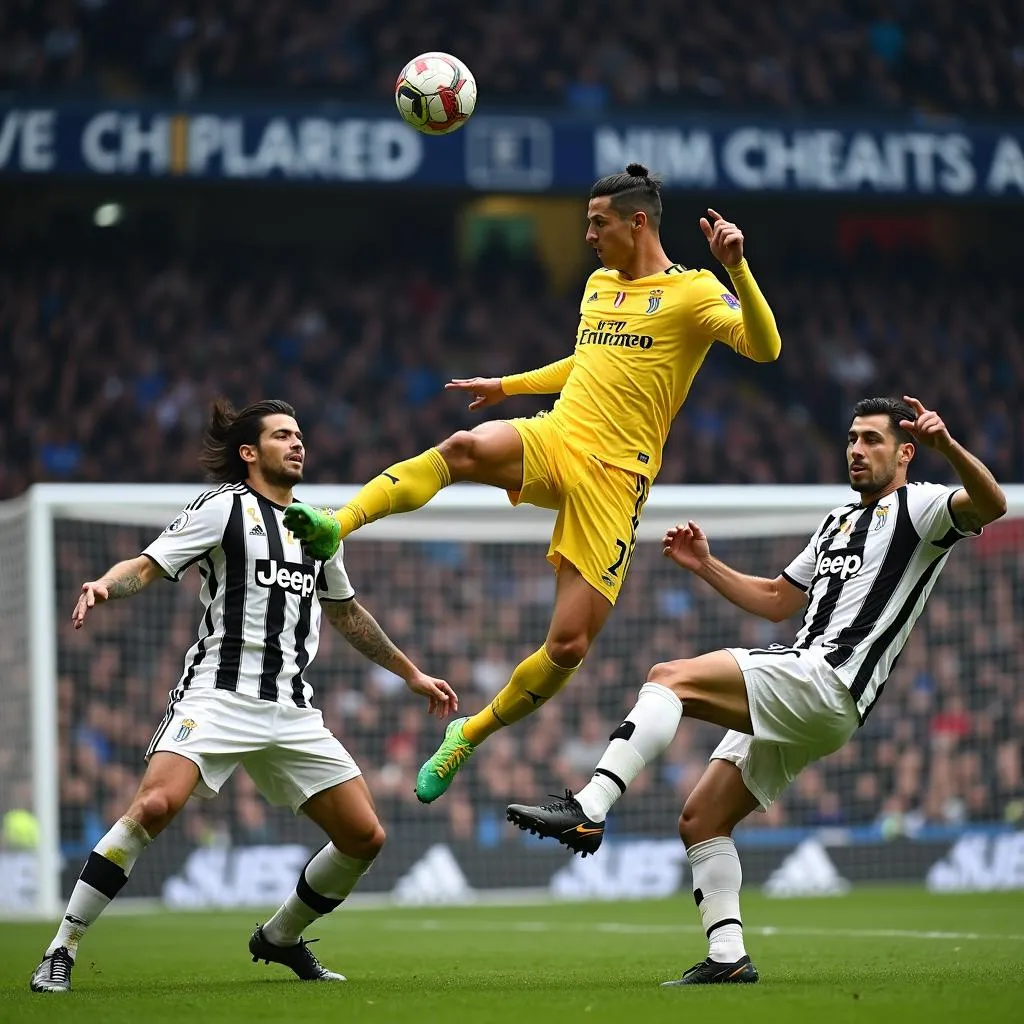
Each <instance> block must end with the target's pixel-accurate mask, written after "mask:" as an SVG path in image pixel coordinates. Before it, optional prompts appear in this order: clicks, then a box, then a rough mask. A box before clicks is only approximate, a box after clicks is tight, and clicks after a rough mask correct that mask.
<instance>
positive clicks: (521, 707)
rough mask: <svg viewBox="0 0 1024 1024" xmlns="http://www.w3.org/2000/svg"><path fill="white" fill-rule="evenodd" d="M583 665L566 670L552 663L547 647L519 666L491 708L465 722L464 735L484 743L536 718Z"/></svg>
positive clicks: (470, 740)
mask: <svg viewBox="0 0 1024 1024" xmlns="http://www.w3.org/2000/svg"><path fill="white" fill-rule="evenodd" d="M582 664H583V662H582V661H581V662H580V665H582ZM580 665H573V667H572V668H563V667H562V666H561V665H556V664H555V663H554V662H553V661H552V660H551V657H550V655H549V654H548V652H547V649H546V648H544V647H542V648H541V649H540V650H539V651H534V652H533V654H531V655H530V656H529V657H528V658H526V659H525V660H524V661H521V662H520V663H519V664H518V665H517V666H516V670H515V671H514V672H513V673H512V678H511V679H509V681H508V683H507V684H506V685H505V687H504V689H503V690H502V691H501V692H500V693H499V694H498V696H497V697H495V698H494V700H492V701H491V706H490V707H489V708H486V709H485V710H484V711H478V712H477V713H476V714H475V715H473V716H472V718H468V719H466V721H465V722H463V724H462V734H463V736H465V737H466V739H467V740H469V742H470V743H480V742H481V741H482V740H485V739H487V737H488V736H490V735H491V734H492V733H495V732H497V731H498V730H499V729H503V728H504V727H505V726H506V725H511V724H512V723H513V722H518V721H519V720H520V719H521V718H525V717H526V716H527V715H532V714H533V712H534V711H536V710H537V708H539V707H540V706H541V704H543V703H544V702H545V701H546V700H548V698H549V697H554V695H555V694H556V693H558V691H559V690H560V689H561V688H562V687H563V686H565V684H566V683H567V682H569V680H570V679H571V678H572V676H573V673H574V672H575V671H576V669H578V668H579V667H580Z"/></svg>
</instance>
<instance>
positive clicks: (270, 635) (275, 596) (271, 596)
mask: <svg viewBox="0 0 1024 1024" xmlns="http://www.w3.org/2000/svg"><path fill="white" fill-rule="evenodd" d="M256 503H257V504H258V505H259V507H260V516H261V517H262V519H263V525H264V527H265V528H266V531H267V549H268V551H269V553H270V558H271V561H273V562H276V563H277V564H278V565H280V564H281V563H282V562H284V560H285V558H284V541H283V540H282V539H281V528H280V527H279V526H278V523H277V515H276V513H275V511H274V506H273V505H272V504H271V503H270V502H269V501H268V500H267V499H266V498H264V497H263V495H262V494H257V495H256ZM287 610H288V598H287V594H286V591H285V590H284V588H282V587H269V588H268V589H267V612H266V616H265V618H264V623H263V665H262V667H261V668H260V700H275V701H276V700H277V677H278V676H279V675H280V674H281V669H282V668H283V667H284V651H282V650H281V634H282V633H283V632H284V622H285V614H286V612H287Z"/></svg>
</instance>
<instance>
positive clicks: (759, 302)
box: [694, 260, 782, 363]
mask: <svg viewBox="0 0 1024 1024" xmlns="http://www.w3.org/2000/svg"><path fill="white" fill-rule="evenodd" d="M726 269H727V270H728V271H729V278H730V280H731V281H732V284H733V288H734V289H735V291H736V295H735V297H734V296H733V295H732V294H731V293H729V292H723V291H721V287H722V286H721V283H720V282H719V281H718V278H716V277H715V276H714V274H711V273H707V274H702V275H701V278H702V281H701V287H700V289H699V291H698V292H697V294H696V296H695V302H694V315H695V317H696V319H697V323H698V325H699V326H700V327H701V328H702V329H703V330H704V332H705V334H706V336H708V337H711V338H713V339H714V340H716V341H722V342H724V343H725V344H726V345H728V346H729V347H730V348H731V349H733V350H735V351H736V352H737V353H738V354H739V355H741V356H746V357H747V359H753V360H754V361H755V362H758V363H770V362H772V361H773V360H775V359H778V358H779V353H780V352H781V351H782V338H781V337H780V336H779V329H778V327H777V326H776V324H775V315H774V314H773V313H772V310H771V307H770V306H769V305H768V302H767V300H766V299H765V297H764V296H763V295H762V294H761V289H760V288H758V286H757V282H756V281H755V280H754V275H753V274H752V273H751V272H750V267H749V266H748V265H747V261H746V260H740V262H739V263H738V264H737V265H736V266H735V267H727V268H726Z"/></svg>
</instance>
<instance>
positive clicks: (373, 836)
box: [334, 821, 388, 860]
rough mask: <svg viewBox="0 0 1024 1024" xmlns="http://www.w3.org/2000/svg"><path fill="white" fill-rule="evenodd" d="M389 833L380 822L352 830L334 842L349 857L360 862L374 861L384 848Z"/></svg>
mask: <svg viewBox="0 0 1024 1024" xmlns="http://www.w3.org/2000/svg"><path fill="white" fill-rule="evenodd" d="M387 838H388V837H387V833H386V832H385V831H384V828H383V826H382V825H381V823H380V822H379V821H374V822H373V824H372V825H367V826H366V827H365V828H361V829H358V830H352V831H350V832H348V833H347V834H345V835H344V836H339V837H338V838H337V839H335V840H334V845H335V846H336V847H337V848H338V849H339V850H341V852H342V853H345V854H348V856H349V857H357V858H358V859H360V860H373V859H374V858H375V857H376V856H377V854H378V853H380V851H381V850H382V849H383V848H384V843H385V842H387Z"/></svg>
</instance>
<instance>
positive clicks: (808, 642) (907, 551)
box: [782, 484, 973, 723]
mask: <svg viewBox="0 0 1024 1024" xmlns="http://www.w3.org/2000/svg"><path fill="white" fill-rule="evenodd" d="M954 493H956V492H955V490H950V489H949V488H948V487H944V486H942V485H941V484H907V485H905V486H903V487H900V488H899V489H898V490H896V491H894V492H893V493H892V494H889V495H886V497H884V498H882V499H880V500H879V501H874V502H872V503H871V504H869V505H862V504H860V503H859V502H851V503H850V504H849V505H843V506H841V507H839V508H834V509H833V510H832V511H831V512H829V514H828V515H827V516H825V518H824V520H823V521H822V523H821V525H820V526H819V527H818V529H817V530H816V531H815V533H814V536H812V537H811V540H810V542H809V543H808V544H807V547H805V548H804V550H803V551H801V552H800V554H799V555H798V556H797V557H796V558H795V559H794V560H793V561H792V562H791V563H790V564H789V565H788V566H787V567H786V569H785V570H784V571H783V573H782V575H783V576H784V577H785V578H786V579H787V580H789V582H790V583H792V584H793V585H794V586H795V587H799V588H800V589H801V590H804V591H806V592H807V608H806V610H805V612H804V621H803V624H802V625H801V627H800V630H799V632H798V633H797V635H796V642H795V644H794V646H795V647H797V648H807V647H813V646H821V647H825V648H828V654H827V655H826V657H825V660H826V661H827V662H828V663H829V664H830V665H831V666H832V667H833V668H834V669H835V670H836V672H837V673H838V674H839V677H840V679H842V681H843V683H844V684H845V685H846V686H847V687H848V688H849V690H850V694H851V696H852V697H853V699H854V701H855V703H856V705H857V714H858V715H859V716H860V720H861V722H862V723H863V721H864V719H865V718H866V717H867V715H868V713H869V712H870V711H871V708H872V707H873V706H874V703H875V701H876V700H878V698H879V696H880V695H881V692H882V688H883V687H884V686H885V680H886V678H887V677H888V675H889V672H890V671H891V670H892V667H893V665H894V664H895V662H896V658H897V657H898V656H899V653H900V651H901V650H902V649H903V645H904V644H905V643H906V641H907V637H908V636H909V634H910V630H911V628H912V627H913V625H914V623H915V621H917V617H918V616H919V615H920V614H921V611H922V610H923V608H924V605H925V602H926V601H927V600H928V595H929V594H930V593H931V590H932V587H933V586H934V585H935V580H936V579H937V578H938V575H939V572H940V571H941V570H942V567H943V565H945V563H946V559H947V558H948V556H949V550H950V548H951V547H952V546H953V545H954V544H955V543H956V542H957V541H958V540H960V538H961V537H965V536H973V535H972V534H967V533H964V532H963V531H961V530H960V529H958V528H957V526H956V524H955V523H954V521H953V514H952V510H951V507H950V506H951V502H952V500H953V495H954Z"/></svg>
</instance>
